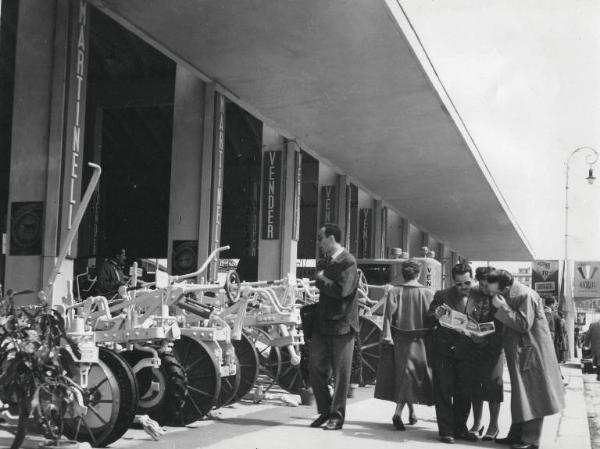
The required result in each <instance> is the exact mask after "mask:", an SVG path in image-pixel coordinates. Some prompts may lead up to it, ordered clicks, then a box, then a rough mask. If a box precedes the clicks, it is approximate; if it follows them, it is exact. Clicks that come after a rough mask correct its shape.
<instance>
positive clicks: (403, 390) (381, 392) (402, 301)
mask: <svg viewBox="0 0 600 449" xmlns="http://www.w3.org/2000/svg"><path fill="white" fill-rule="evenodd" d="M401 269H402V277H403V278H404V282H402V283H401V284H399V285H395V286H393V287H392V286H390V288H389V289H388V290H387V291H386V294H385V296H386V298H385V309H384V313H383V331H382V338H381V345H382V346H381V356H380V360H379V364H378V366H377V380H376V382H375V397H376V398H377V399H383V400H387V401H392V402H395V403H396V411H395V413H394V415H393V417H392V424H393V426H394V428H395V429H396V430H406V428H405V427H404V423H403V422H402V410H403V408H404V406H405V405H408V412H409V415H408V423H409V424H416V422H417V416H416V415H415V412H414V407H413V404H425V405H433V380H432V375H431V368H430V367H429V365H428V361H427V350H426V338H427V334H428V332H429V327H428V326H427V320H428V315H427V314H428V311H429V306H430V305H431V302H432V300H433V293H432V292H431V290H430V289H428V288H427V287H425V286H423V285H422V284H420V283H419V282H418V279H419V275H420V273H421V265H420V264H419V263H418V262H416V261H414V260H412V259H411V260H408V261H405V262H403V263H402V267H401Z"/></svg>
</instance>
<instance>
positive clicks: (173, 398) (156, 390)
mask: <svg viewBox="0 0 600 449" xmlns="http://www.w3.org/2000/svg"><path fill="white" fill-rule="evenodd" d="M120 355H121V356H123V358H124V359H125V360H126V361H127V363H128V364H129V365H130V366H131V368H133V367H135V365H136V364H137V363H138V362H139V361H140V360H142V359H145V358H148V357H149V356H150V353H149V352H145V351H138V350H134V351H124V352H122V353H120ZM159 357H160V368H150V367H148V368H143V369H141V370H140V371H138V372H137V373H135V377H136V379H137V384H138V394H139V397H140V399H139V402H138V409H137V414H138V415H149V416H150V417H151V418H152V419H155V420H156V421H158V423H159V424H161V425H162V424H163V423H162V422H161V417H162V416H163V415H165V416H172V415H173V414H175V413H177V412H178V411H179V410H180V409H181V408H182V407H183V404H184V403H185V398H186V395H187V381H186V376H185V372H184V371H183V367H182V366H181V364H180V363H179V361H178V360H177V359H176V358H175V356H174V355H172V354H166V353H164V354H160V355H159Z"/></svg>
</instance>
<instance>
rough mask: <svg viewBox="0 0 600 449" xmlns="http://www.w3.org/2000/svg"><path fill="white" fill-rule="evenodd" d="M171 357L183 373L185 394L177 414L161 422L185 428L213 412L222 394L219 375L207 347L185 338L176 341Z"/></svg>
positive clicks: (212, 355)
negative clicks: (174, 358)
mask: <svg viewBox="0 0 600 449" xmlns="http://www.w3.org/2000/svg"><path fill="white" fill-rule="evenodd" d="M173 354H174V356H175V357H176V358H177V360H178V361H179V363H181V366H182V367H183V371H184V372H185V375H186V379H187V392H188V394H187V396H186V400H185V403H184V405H183V407H182V408H181V409H180V410H179V412H177V413H174V414H173V415H172V416H169V417H165V420H164V421H165V425H171V426H186V425H188V424H191V423H193V422H194V421H197V420H199V419H200V418H202V417H204V416H205V415H206V414H207V413H208V412H209V411H210V410H211V409H212V408H213V406H214V404H215V402H216V400H217V398H218V397H219V393H220V391H221V372H220V367H219V363H218V361H217V359H216V357H215V355H214V354H213V353H212V350H211V349H210V346H208V345H207V344H205V343H204V342H201V341H198V340H195V339H193V338H191V337H188V336H186V335H182V336H181V338H180V339H179V340H175V342H174V343H173Z"/></svg>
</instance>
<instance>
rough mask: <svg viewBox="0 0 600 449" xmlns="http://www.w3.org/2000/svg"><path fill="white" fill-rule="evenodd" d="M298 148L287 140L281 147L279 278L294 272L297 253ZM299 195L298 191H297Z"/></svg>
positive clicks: (294, 143)
mask: <svg viewBox="0 0 600 449" xmlns="http://www.w3.org/2000/svg"><path fill="white" fill-rule="evenodd" d="M299 152H300V149H299V148H298V146H297V145H296V142H288V143H287V144H286V145H285V148H284V149H283V156H284V158H283V174H282V180H281V182H282V184H283V191H282V195H281V196H282V206H281V240H280V244H281V266H280V270H279V278H282V277H284V276H286V275H287V274H288V273H294V274H295V273H296V260H297V255H298V239H295V238H294V227H295V225H296V224H295V223H294V221H295V220H299V219H300V217H299V216H297V215H296V214H297V211H296V210H295V207H296V204H297V197H296V189H297V187H298V183H297V179H296V174H297V171H296V170H297V166H296V165H297V163H298V161H299V160H298V156H297V155H298V154H299ZM297 194H298V195H299V194H300V192H297Z"/></svg>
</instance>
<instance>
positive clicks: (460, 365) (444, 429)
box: [432, 354, 471, 437]
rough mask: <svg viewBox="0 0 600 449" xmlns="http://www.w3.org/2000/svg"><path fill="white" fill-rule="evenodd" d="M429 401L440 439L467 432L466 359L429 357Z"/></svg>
mask: <svg viewBox="0 0 600 449" xmlns="http://www.w3.org/2000/svg"><path fill="white" fill-rule="evenodd" d="M432 371H433V398H434V401H435V413H436V415H437V423H438V431H439V434H440V436H455V437H457V436H461V435H464V434H465V433H466V432H468V429H467V418H468V417H469V411H470V409H471V397H470V394H469V390H470V385H469V381H470V376H469V364H468V363H467V361H466V360H462V359H457V358H455V357H444V356H442V355H440V354H433V357H432Z"/></svg>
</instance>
